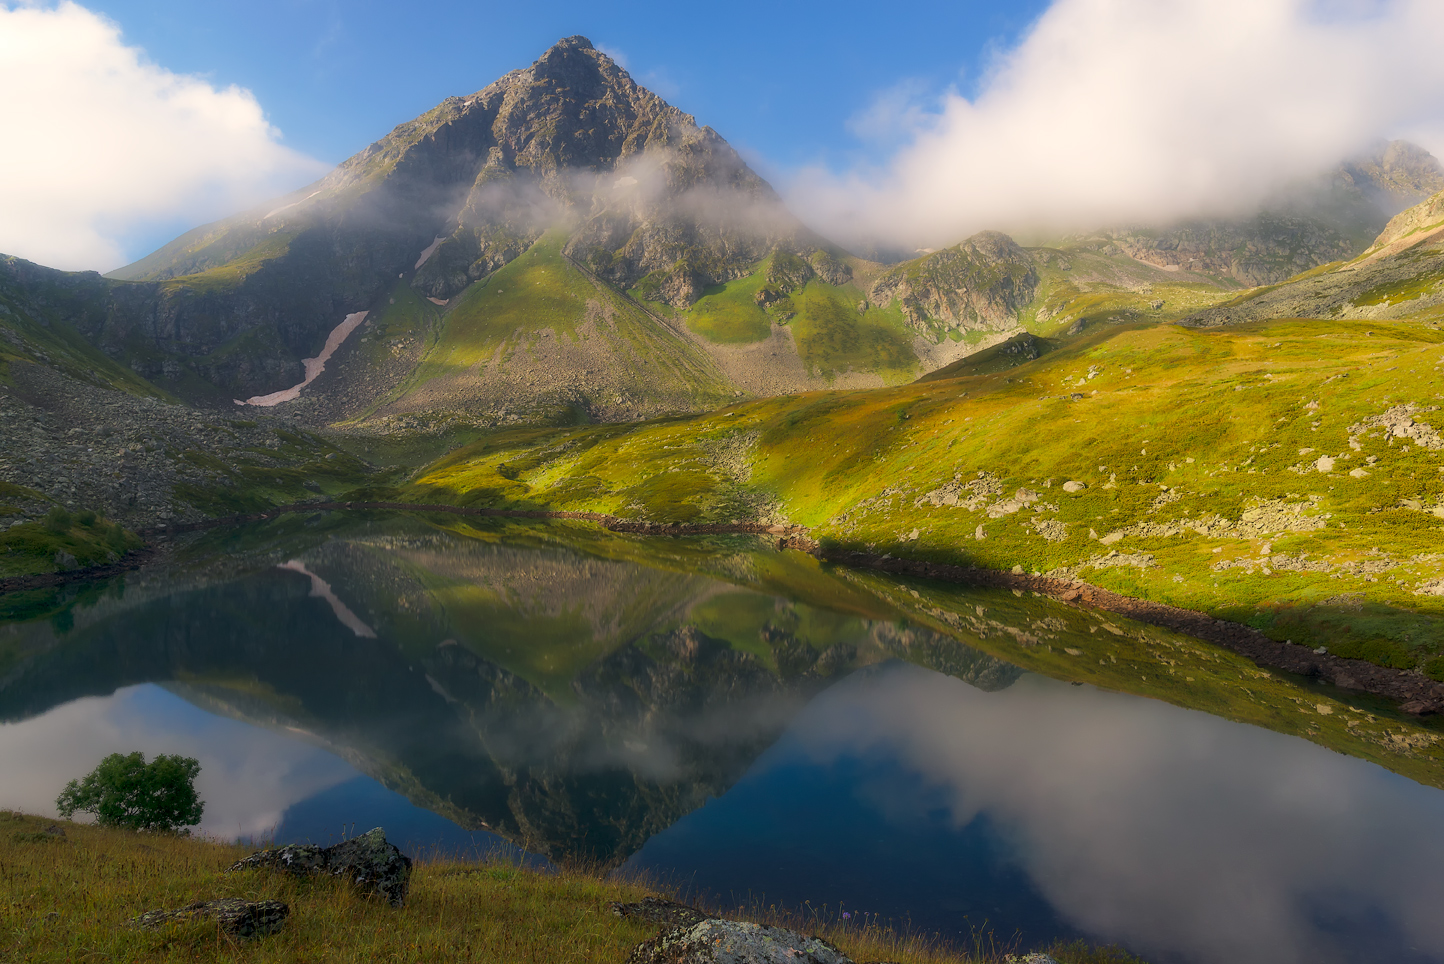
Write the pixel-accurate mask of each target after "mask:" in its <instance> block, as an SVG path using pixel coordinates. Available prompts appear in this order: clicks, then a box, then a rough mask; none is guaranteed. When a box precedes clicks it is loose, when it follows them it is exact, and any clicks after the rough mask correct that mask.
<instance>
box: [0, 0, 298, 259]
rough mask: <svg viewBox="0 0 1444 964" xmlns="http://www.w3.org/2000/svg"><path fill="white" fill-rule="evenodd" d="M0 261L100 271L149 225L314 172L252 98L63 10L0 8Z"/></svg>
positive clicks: (90, 17) (196, 217)
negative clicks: (0, 144) (15, 258)
mask: <svg viewBox="0 0 1444 964" xmlns="http://www.w3.org/2000/svg"><path fill="white" fill-rule="evenodd" d="M0 90H4V91H5V96H4V97H3V98H0V129H3V130H4V131H5V132H6V135H7V136H6V149H5V150H4V151H3V152H0V252H4V253H7V254H15V255H19V256H21V257H25V258H29V259H31V260H33V261H38V262H40V263H42V264H48V265H51V266H54V267H62V268H71V269H79V268H94V269H98V270H108V269H110V268H114V267H117V266H119V265H120V264H122V263H124V261H125V260H127V256H128V255H132V254H135V252H126V251H125V250H123V241H122V239H123V238H124V237H125V235H126V234H127V233H129V232H131V231H134V230H135V229H136V228H137V227H138V226H140V225H143V224H145V223H148V222H156V221H161V220H166V219H176V218H185V219H187V220H190V221H193V222H197V223H198V222H200V221H204V220H208V219H211V218H215V217H219V216H223V215H225V214H229V213H231V212H232V211H234V210H235V209H237V208H239V207H242V206H244V205H247V204H251V203H255V202H257V201H260V200H261V199H263V198H265V197H269V196H273V195H275V194H277V193H281V192H282V191H286V190H291V189H293V188H295V187H297V186H299V185H300V184H302V183H304V182H305V181H307V180H309V179H311V178H313V177H318V176H320V175H321V174H322V173H324V171H325V169H326V168H325V166H324V165H322V164H321V163H320V162H318V161H315V160H313V159H311V158H308V157H306V156H304V155H302V154H299V153H297V152H295V151H292V150H290V149H289V148H287V147H284V146H283V145H282V144H281V143H280V142H279V138H280V133H279V132H278V131H277V130H276V129H275V128H273V127H271V126H270V124H268V123H267V122H266V118H265V115H264V113H263V112H262V110H261V106H260V104H258V103H257V102H256V99H255V97H254V96H253V95H252V94H251V92H250V91H248V90H244V89H242V88H239V87H236V86H231V87H227V88H225V89H217V88H216V87H214V86H212V85H211V84H210V83H208V82H207V81H205V80H203V79H201V78H198V77H189V76H182V75H179V74H174V73H171V72H170V71H168V70H166V69H165V68H163V67H160V66H157V65H156V64H153V63H150V62H149V61H148V60H147V59H146V57H145V54H144V52H143V51H141V50H140V49H138V48H136V47H127V46H126V45H125V44H124V42H123V41H122V39H121V35H120V28H119V27H118V26H117V25H116V24H114V23H112V22H111V21H109V20H107V19H105V18H104V17H102V16H100V15H98V14H96V13H93V12H92V11H90V10H87V9H86V8H84V7H81V6H79V5H77V4H74V3H69V2H64V3H61V4H59V5H58V6H54V7H48V6H40V5H20V6H12V5H5V4H0Z"/></svg>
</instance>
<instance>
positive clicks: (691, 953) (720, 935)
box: [627, 919, 852, 964]
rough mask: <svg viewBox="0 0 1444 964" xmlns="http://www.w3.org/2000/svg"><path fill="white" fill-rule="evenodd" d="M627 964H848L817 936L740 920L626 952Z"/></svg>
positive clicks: (706, 925)
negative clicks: (629, 952) (806, 935)
mask: <svg viewBox="0 0 1444 964" xmlns="http://www.w3.org/2000/svg"><path fill="white" fill-rule="evenodd" d="M627 964H852V961H851V959H850V958H849V957H847V955H845V954H843V953H842V951H840V950H838V949H837V948H836V947H834V946H832V945H831V944H829V943H828V942H827V941H825V940H823V939H822V938H820V937H805V936H803V935H802V934H799V933H797V932H796V931H790V930H787V929H785V928H782V927H768V926H767V925H765V924H752V923H748V922H745V921H730V920H715V919H711V920H704V921H702V922H701V923H698V924H694V925H693V926H691V927H677V928H673V929H672V930H668V931H664V932H663V933H661V934H658V935H657V936H656V937H654V938H652V939H651V940H647V941H643V942H642V943H640V944H638V945H637V946H636V947H634V948H633V949H632V953H631V955H630V956H629V957H628V958H627Z"/></svg>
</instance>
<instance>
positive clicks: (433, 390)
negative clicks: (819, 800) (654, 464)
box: [0, 37, 1444, 435]
mask: <svg viewBox="0 0 1444 964" xmlns="http://www.w3.org/2000/svg"><path fill="white" fill-rule="evenodd" d="M1436 181H1437V182H1438V183H1439V185H1440V187H1441V188H1444V169H1441V168H1440V166H1439V164H1438V162H1437V161H1436V160H1435V159H1434V158H1433V157H1432V156H1430V155H1429V154H1428V153H1427V152H1425V151H1423V150H1422V149H1419V148H1416V147H1414V146H1412V145H1408V144H1404V143H1403V142H1395V143H1393V144H1389V145H1384V146H1381V147H1380V149H1379V150H1378V151H1376V152H1375V153H1374V154H1373V155H1371V156H1370V157H1368V158H1365V159H1363V160H1360V161H1356V162H1352V163H1351V164H1349V165H1344V166H1342V167H1341V168H1340V169H1339V171H1338V172H1337V173H1336V176H1335V177H1334V178H1333V180H1332V181H1331V182H1330V183H1329V185H1327V186H1325V187H1318V186H1314V187H1313V188H1310V190H1311V191H1312V192H1313V193H1311V194H1310V193H1308V192H1307V191H1306V192H1304V195H1300V198H1294V199H1293V200H1291V201H1290V203H1291V204H1292V205H1293V207H1289V208H1287V209H1284V208H1280V210H1279V212H1272V213H1265V214H1260V215H1259V216H1258V217H1257V218H1255V219H1253V220H1251V221H1245V222H1208V223H1199V224H1192V225H1182V226H1175V227H1174V228H1170V229H1167V230H1141V229H1128V230H1115V231H1111V232H1105V233H1104V234H1102V235H1099V236H1096V237H1091V238H1087V239H1081V241H1079V243H1069V244H1065V245H1064V246H1063V247H1062V248H1033V249H1028V248H1024V247H1021V246H1020V245H1018V244H1017V243H1016V242H1014V241H1013V239H1011V238H1009V237H1007V236H1006V235H1003V234H1000V233H997V232H991V231H985V232H981V233H979V234H977V235H974V236H973V237H971V238H968V239H964V240H963V241H961V242H960V243H958V244H956V245H953V246H950V247H948V248H944V249H942V250H939V251H934V252H926V253H923V254H921V255H920V256H919V257H916V258H912V259H910V260H906V261H903V262H899V263H896V264H891V265H884V264H880V263H878V262H875V261H868V260H865V259H862V258H858V257H855V256H853V255H851V254H849V253H848V252H846V251H844V250H842V249H841V248H839V247H837V246H836V245H833V244H831V243H830V242H828V241H827V240H826V239H825V238H822V237H820V236H818V235H816V234H815V233H813V232H812V231H810V230H809V229H808V228H807V227H806V226H805V225H803V224H802V223H801V222H800V221H799V220H798V219H797V218H796V217H794V216H793V214H792V213H791V212H790V211H788V209H787V208H786V206H785V205H784V204H783V203H782V201H781V199H780V198H779V197H778V195H777V193H776V192H775V191H774V190H773V189H772V188H771V187H770V186H769V185H768V184H767V183H766V181H765V180H763V179H762V178H761V177H760V176H758V175H757V173H756V172H754V171H752V170H751V169H750V168H749V167H748V165H747V164H746V163H745V162H744V161H743V159H742V158H741V157H740V156H739V155H738V154H737V152H736V151H735V150H733V149H732V147H731V146H729V145H728V144H727V142H726V141H725V140H724V139H723V138H722V137H721V136H720V135H718V134H717V133H716V132H715V131H713V130H712V129H711V128H709V127H705V126H699V125H698V123H697V121H696V119H695V118H693V117H692V116H691V115H688V114H686V113H684V112H683V111H681V110H679V109H678V108H676V107H673V106H671V105H669V104H668V103H667V102H666V101H664V100H663V99H662V98H660V97H658V96H657V95H656V94H654V93H652V92H651V91H648V90H646V89H645V88H643V87H641V86H640V85H638V84H637V83H636V82H635V81H634V80H633V79H632V78H631V77H630V76H629V75H628V74H627V72H626V71H625V70H623V69H622V68H621V67H620V66H618V65H617V64H616V63H615V62H613V61H612V60H611V59H610V58H609V57H607V56H606V55H605V54H603V53H601V52H600V51H598V50H596V49H595V48H594V47H593V46H592V45H591V43H590V42H588V41H587V40H586V39H585V38H582V37H569V38H566V39H564V40H561V41H560V42H558V43H557V44H556V45H554V46H553V47H552V48H551V49H549V50H547V51H546V52H545V53H543V54H542V56H541V57H540V58H538V59H537V61H536V62H535V63H533V64H532V65H530V66H529V67H526V68H522V69H519V70H514V71H512V72H510V73H508V74H506V75H505V76H503V77H501V78H500V79H498V80H496V81H495V82H493V83H491V84H489V85H488V86H486V87H484V88H482V89H481V90H480V91H478V92H476V93H474V94H471V95H468V96H465V97H452V98H448V99H447V100H445V101H443V102H442V103H441V104H439V105H437V106H436V107H435V108H433V109H432V110H430V111H427V112H426V113H425V114H422V115H421V116H420V117H417V118H415V119H414V120H411V121H408V122H406V123H403V124H400V125H398V126H397V127H396V128H395V129H393V130H392V131H391V132H390V133H389V134H387V135H386V136H385V137H383V138H381V139H380V140H378V141H376V142H375V143H373V144H371V145H370V146H368V147H367V148H365V149H364V150H362V151H361V152H359V153H358V154H356V155H355V156H353V157H351V158H349V159H348V160H346V161H345V162H343V163H342V164H341V165H339V166H338V167H337V168H336V169H335V170H334V171H332V172H331V173H330V174H328V175H327V176H326V177H325V178H323V179H321V180H320V181H318V182H316V183H314V184H311V185H308V186H306V187H304V188H301V189H300V190H298V191H296V192H293V193H292V194H290V195H287V196H285V197H282V198H277V199H275V200H273V201H271V202H268V203H267V204H265V205H261V206H258V207H256V208H255V209H253V210H251V211H248V212H244V213H242V214H238V215H236V216H235V217H232V218H228V219H225V220H223V221H219V222H216V223H214V224H210V225H205V226H202V227H199V228H196V229H195V230H193V231H190V232H187V233H186V234H184V235H182V236H181V237H179V238H177V239H176V240H175V241H173V242H171V243H170V244H167V245H165V246H164V247H162V248H161V249H160V250H158V251H156V252H154V253H153V254H151V255H149V256H147V257H146V258H143V259H141V260H140V261H138V262H136V263H134V264H132V265H128V266H127V267H125V268H123V269H120V270H119V271H117V272H113V273H112V275H111V276H109V277H107V278H101V277H99V276H98V275H95V274H93V273H84V272H82V273H68V272H58V271H52V270H50V269H47V268H43V267H41V266H38V265H31V264H29V263H28V262H23V261H19V260H18V259H5V260H0V298H3V299H6V300H7V301H8V302H9V303H10V304H12V305H13V306H15V307H16V308H17V309H18V311H19V314H21V315H23V316H25V317H29V318H31V319H32V320H33V319H38V318H41V317H47V318H49V317H52V316H54V317H55V318H56V319H57V320H58V321H59V322H60V323H62V324H66V325H69V326H71V327H73V328H74V329H75V331H76V332H78V334H79V335H80V336H82V337H83V338H84V340H86V341H87V342H89V343H90V344H91V345H93V346H95V347H96V348H98V349H100V351H101V352H102V353H103V354H104V355H105V356H106V357H108V358H109V359H110V360H111V362H113V363H114V364H115V365H116V366H117V367H118V368H120V369H129V370H130V371H131V372H133V373H135V374H137V375H139V376H140V377H141V378H143V379H146V380H149V381H150V382H152V383H153V384H154V385H155V386H156V387H157V388H158V389H159V390H161V391H163V392H168V393H171V394H173V395H175V396H178V397H180V398H183V399H185V400H187V401H189V402H191V403H201V404H206V405H210V406H219V407H225V408H230V407H231V403H232V400H240V401H246V400H261V401H265V402H266V403H268V404H269V403H272V402H273V401H274V399H273V398H271V397H272V396H275V395H276V393H278V392H283V391H286V390H290V389H293V388H295V387H296V386H298V385H300V384H301V383H302V380H303V378H304V379H306V385H305V388H304V390H299V391H297V392H291V393H290V397H291V398H292V399H294V400H292V401H286V402H284V403H283V404H284V406H285V407H284V411H285V412H286V413H288V414H293V415H295V416H297V417H299V418H301V419H303V420H305V421H307V422H309V423H312V424H346V425H348V426H351V427H353V428H355V429H356V430H358V431H366V432H370V433H373V434H383V435H385V434H390V433H392V432H394V431H403V430H404V431H411V430H416V429H421V430H425V431H433V432H444V431H450V429H448V428H446V427H447V426H464V427H466V428H467V430H468V431H470V430H474V429H476V428H485V427H490V426H495V425H503V424H518V423H530V424H537V423H550V424H557V423H559V422H565V423H571V422H576V421H626V420H632V419H637V418H647V417H655V416H661V415H668V414H677V413H685V412H696V411H700V410H706V409H709V408H715V407H717V406H718V405H721V404H723V403H725V402H727V401H730V400H733V399H735V398H737V397H744V396H771V395H780V394H787V393H791V392H797V391H806V390H813V389H824V388H865V387H878V386H881V385H884V384H897V383H900V382H906V381H910V380H912V379H914V378H917V377H919V376H921V375H926V374H927V373H929V372H932V371H936V370H940V369H942V368H944V367H946V366H949V365H952V364H956V363H958V362H960V360H962V359H964V358H966V357H967V356H968V355H970V354H972V353H973V352H976V351H979V350H983V349H986V348H988V347H989V346H991V345H995V344H999V343H1001V342H1004V341H1005V340H1007V339H1009V338H1011V337H1013V336H1015V335H1017V334H1019V333H1020V332H1022V331H1023V329H1024V328H1025V327H1026V328H1027V329H1028V330H1029V331H1031V332H1032V333H1033V334H1035V335H1040V336H1044V337H1047V338H1053V337H1054V336H1055V335H1058V334H1063V335H1064V336H1065V337H1071V336H1073V335H1076V334H1077V333H1078V332H1080V331H1082V329H1083V328H1084V327H1086V326H1087V325H1089V324H1094V323H1097V322H1100V321H1109V322H1120V321H1127V320H1136V319H1138V318H1144V317H1156V318H1158V319H1159V320H1166V319H1168V318H1177V317H1181V316H1182V315H1184V314H1186V313H1188V312H1189V311H1192V310H1196V308H1198V307H1201V306H1202V303H1203V301H1205V300H1207V299H1208V298H1210V297H1211V298H1213V299H1215V300H1216V299H1218V298H1220V297H1222V296H1223V291H1224V290H1226V289H1228V288H1230V287H1232V286H1234V285H1238V284H1250V285H1251V284H1258V283H1262V282H1263V281H1269V282H1270V283H1272V282H1274V281H1277V280H1282V279H1283V278H1286V277H1290V276H1292V275H1294V274H1297V273H1298V272H1300V271H1303V270H1308V269H1310V268H1312V267H1314V266H1316V265H1318V264H1322V263H1326V262H1328V261H1332V260H1344V259H1347V258H1349V257H1352V256H1354V255H1355V254H1357V253H1359V252H1360V251H1362V250H1363V248H1364V246H1366V245H1367V243H1368V240H1369V239H1370V238H1372V237H1373V236H1374V235H1375V234H1377V233H1378V230H1379V229H1380V228H1382V227H1383V224H1384V222H1385V221H1387V219H1388V215H1389V214H1391V213H1394V211H1395V210H1397V208H1398V207H1402V206H1403V202H1404V201H1405V200H1407V199H1408V198H1410V197H1412V196H1413V193H1416V192H1418V191H1420V190H1423V189H1424V188H1426V187H1428V186H1430V185H1432V184H1434V183H1435V182H1436ZM1366 229H1367V231H1366ZM1366 235H1367V236H1366ZM1064 248H1067V249H1068V250H1067V251H1065V250H1063V249H1064ZM1084 265H1086V268H1085V267H1083V266H1084ZM344 319H351V323H350V325H349V327H348V328H347V329H346V332H347V333H348V334H347V336H346V338H345V339H344V340H342V339H341V337H340V335H339V334H338V332H340V328H339V326H340V325H341V324H342V322H343V320H344ZM353 329H354V333H351V332H352V330H353ZM333 335H335V337H332V336H333ZM328 342H329V343H331V344H332V347H333V348H334V349H335V351H334V354H331V355H328V356H327V358H326V359H325V360H324V366H323V363H322V362H321V361H317V360H316V359H319V358H320V356H321V355H322V348H323V345H326V344H328ZM305 359H311V360H312V361H311V362H309V363H308V364H307V365H303V360H305ZM323 368H324V370H323ZM313 376H314V377H313ZM297 396H299V397H297Z"/></svg>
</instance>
